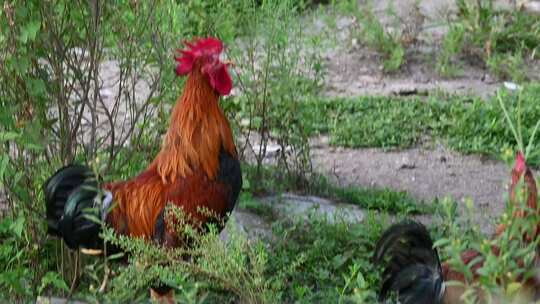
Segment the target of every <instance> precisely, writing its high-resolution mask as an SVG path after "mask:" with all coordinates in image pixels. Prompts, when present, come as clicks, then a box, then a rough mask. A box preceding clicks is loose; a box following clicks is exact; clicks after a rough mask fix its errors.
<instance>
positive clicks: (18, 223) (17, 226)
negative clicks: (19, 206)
mask: <svg viewBox="0 0 540 304" xmlns="http://www.w3.org/2000/svg"><path fill="white" fill-rule="evenodd" d="M24 222H25V221H24V217H22V216H20V217H18V218H17V220H15V222H13V223H11V227H10V228H11V231H13V233H14V234H15V235H16V236H17V238H19V239H20V238H21V237H22V232H23V229H24Z"/></svg>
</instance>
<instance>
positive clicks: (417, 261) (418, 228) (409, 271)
mask: <svg viewBox="0 0 540 304" xmlns="http://www.w3.org/2000/svg"><path fill="white" fill-rule="evenodd" d="M521 180H524V182H525V185H524V187H523V188H524V190H526V191H527V195H528V197H527V206H526V209H525V210H523V209H522V208H520V207H519V206H517V203H518V202H517V198H516V197H517V195H518V193H516V192H517V190H518V185H519V182H520V181H521ZM510 203H511V204H513V205H514V206H515V208H516V210H517V211H515V212H514V213H513V217H514V218H515V217H526V216H527V215H529V214H530V212H531V211H537V209H536V207H537V187H536V181H535V179H534V176H533V175H532V172H531V170H530V169H529V168H528V167H527V165H526V163H525V158H524V156H523V154H522V153H521V152H518V154H517V156H516V162H515V165H514V168H513V169H512V179H511V184H510ZM539 225H540V223H539ZM506 227H507V226H506V225H505V224H501V225H499V226H498V227H497V231H496V235H499V234H501V233H503V232H504V230H505V229H506ZM523 230H525V229H523ZM538 232H539V230H538V226H537V227H536V228H535V229H533V231H532V233H530V232H527V231H523V240H524V241H526V242H531V241H532V240H534V239H535V238H536V237H537V236H538ZM491 252H492V253H493V254H494V255H495V256H499V248H498V247H496V246H492V247H491ZM537 258H538V257H537ZM461 260H462V262H463V264H464V265H468V266H469V267H470V270H471V272H472V274H473V280H476V279H478V272H477V271H478V269H479V268H481V267H482V265H483V257H482V254H481V253H480V252H478V251H476V250H472V249H470V250H466V251H465V252H463V253H462V254H461ZM374 262H375V264H377V265H379V266H382V268H383V274H382V287H381V290H380V294H379V296H380V298H381V300H386V299H388V298H390V297H391V295H392V294H395V295H396V296H397V298H398V300H399V303H402V304H413V303H415V304H428V303H435V304H437V303H461V299H460V298H461V296H462V295H463V293H464V288H463V287H461V286H455V285H452V286H446V284H445V281H446V282H448V281H459V282H462V283H466V280H465V276H464V275H463V273H461V272H459V271H456V270H454V269H452V268H451V266H450V264H449V263H448V262H447V263H442V264H441V262H440V260H439V255H438V252H437V250H436V249H435V248H434V247H433V241H432V239H431V237H430V235H429V232H428V231H427V229H426V228H425V227H424V226H423V225H422V224H420V223H416V222H413V221H404V222H401V223H398V224H395V225H393V226H392V227H390V228H389V229H387V230H386V231H385V232H384V233H383V235H382V236H381V238H380V239H379V241H378V242H377V245H376V247H375V255H374ZM523 283H524V285H525V287H526V288H528V289H527V291H528V292H531V293H532V294H533V295H534V294H535V293H536V292H537V291H540V284H539V282H536V281H535V280H534V279H529V280H527V281H526V282H523ZM480 296H482V295H480Z"/></svg>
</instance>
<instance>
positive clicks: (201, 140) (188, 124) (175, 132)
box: [150, 68, 236, 183]
mask: <svg viewBox="0 0 540 304" xmlns="http://www.w3.org/2000/svg"><path fill="white" fill-rule="evenodd" d="M198 70H199V69H198V68H194V69H193V72H192V73H191V74H190V75H189V77H188V79H187V81H186V86H185V87H184V93H183V94H182V96H181V97H180V98H179V100H178V101H177V102H176V105H175V106H174V109H173V112H172V116H171V122H170V126H169V129H168V130H167V133H166V134H165V139H164V142H163V146H162V148H161V151H160V152H159V153H158V155H157V157H156V158H155V159H154V161H153V162H152V164H151V165H150V167H151V168H152V167H156V169H157V172H158V174H159V175H160V176H161V179H162V180H163V182H164V183H167V182H173V181H175V180H176V179H177V178H182V177H186V176H187V175H190V174H192V173H193V172H194V171H196V170H202V171H203V172H205V173H206V175H207V176H208V177H209V178H210V179H214V178H215V177H216V175H217V170H218V166H219V153H220V150H221V148H222V147H223V149H225V151H226V152H228V153H229V154H231V155H233V156H234V157H236V147H235V145H234V140H233V136H232V131H231V127H230V126H229V122H228V121H227V118H226V117H225V115H224V114H223V111H222V110H221V108H220V107H219V96H218V94H217V93H216V92H215V90H214V89H213V88H212V87H211V86H210V84H209V83H208V80H206V78H205V76H204V75H202V74H201V73H200V72H199V71H198Z"/></svg>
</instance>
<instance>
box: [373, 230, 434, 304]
mask: <svg viewBox="0 0 540 304" xmlns="http://www.w3.org/2000/svg"><path fill="white" fill-rule="evenodd" d="M374 259H375V263H376V264H377V265H380V266H382V267H383V278H382V287H381V291H380V298H381V300H382V301H384V300H386V299H388V298H389V297H391V295H392V294H396V296H397V298H398V299H399V302H400V303H403V304H408V303H410V304H412V303H416V304H423V303H426V304H427V303H442V299H443V295H444V285H443V275H442V268H441V263H440V260H439V255H438V253H437V250H435V249H434V248H433V241H432V240H431V237H430V235H429V233H428V231H427V229H426V228H425V227H424V226H423V225H422V224H419V223H416V222H412V221H405V222H401V223H398V224H395V225H393V226H392V227H390V228H389V229H388V230H386V231H385V233H384V234H383V235H382V237H381V238H380V239H379V241H378V242H377V245H376V248H375V256H374Z"/></svg>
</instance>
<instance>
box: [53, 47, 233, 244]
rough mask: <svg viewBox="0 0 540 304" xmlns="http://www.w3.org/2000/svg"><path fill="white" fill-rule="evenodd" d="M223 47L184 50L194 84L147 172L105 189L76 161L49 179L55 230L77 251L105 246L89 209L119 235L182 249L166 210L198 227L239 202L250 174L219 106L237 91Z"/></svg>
mask: <svg viewBox="0 0 540 304" xmlns="http://www.w3.org/2000/svg"><path fill="white" fill-rule="evenodd" d="M222 51H223V44H222V42H221V41H220V40H218V39H215V38H205V39H196V40H194V41H192V42H186V48H185V49H183V50H180V51H179V53H178V56H177V57H176V58H175V59H176V62H177V64H178V65H177V67H176V74H177V76H184V75H187V81H186V84H185V87H184V91H183V93H182V95H181V97H180V98H179V99H178V100H177V102H176V105H175V106H174V108H173V110H172V114H171V119H170V125H169V128H168V130H167V132H166V134H165V138H164V141H163V144H162V147H161V150H160V151H159V153H158V154H157V156H156V158H155V159H154V160H153V161H152V162H151V163H150V165H149V166H148V167H147V169H146V170H145V171H143V172H142V173H140V174H139V175H138V176H136V177H134V178H132V179H129V180H126V181H118V182H110V183H106V184H103V185H102V186H101V187H99V186H98V182H97V181H96V179H95V178H94V174H93V172H92V171H91V170H90V169H89V168H88V167H86V166H81V165H68V166H66V167H63V168H61V169H59V170H58V171H57V172H56V173H54V175H53V176H52V177H50V178H49V179H48V180H47V181H46V182H45V184H44V186H43V188H44V193H45V204H46V212H47V223H48V231H49V233H50V234H53V235H55V236H59V237H61V238H62V239H63V240H64V241H65V243H66V244H67V246H68V247H70V248H72V249H86V250H88V251H92V250H100V249H101V248H102V243H103V241H102V240H101V239H100V237H99V233H100V230H101V225H100V224H99V223H96V222H95V221H92V220H90V219H88V217H87V216H85V213H86V212H87V211H86V210H88V208H94V209H96V207H98V208H97V209H99V213H100V214H99V217H100V218H101V219H102V220H103V221H104V222H105V224H106V225H108V226H110V227H112V228H113V229H114V230H115V231H116V232H117V233H118V234H120V235H126V236H131V237H137V238H144V239H146V240H154V241H155V242H157V243H158V244H160V245H162V246H164V247H166V248H175V247H179V246H182V244H183V242H184V238H183V236H182V235H181V234H179V233H178V232H177V229H175V227H173V226H175V221H176V220H175V219H174V218H171V217H170V216H166V214H167V212H165V210H166V208H168V207H170V206H175V207H178V208H180V209H182V211H183V213H184V214H185V215H186V216H187V217H188V219H189V221H190V223H191V224H193V225H194V226H196V227H205V225H206V224H207V223H209V222H214V219H215V218H222V219H224V218H226V216H227V215H228V214H229V213H230V212H231V211H232V210H233V208H234V206H235V204H236V202H237V199H238V195H239V192H240V188H241V185H242V174H241V170H240V162H239V160H238V155H237V151H236V146H235V144H234V139H233V134H232V131H231V127H230V125H229V122H228V120H227V118H226V117H225V115H224V113H223V111H222V110H221V108H220V106H219V98H220V96H224V95H227V94H229V93H230V91H231V89H232V79H231V76H230V75H229V72H228V64H229V63H226V62H222V61H221V60H220V58H219V56H220V54H221V53H222ZM220 223H221V225H220V227H219V228H220V229H221V228H223V223H224V221H220Z"/></svg>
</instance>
